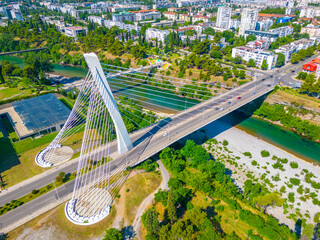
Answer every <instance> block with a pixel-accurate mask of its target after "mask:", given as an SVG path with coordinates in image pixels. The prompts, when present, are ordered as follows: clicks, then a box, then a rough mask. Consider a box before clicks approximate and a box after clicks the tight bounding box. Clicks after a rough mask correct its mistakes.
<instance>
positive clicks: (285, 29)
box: [269, 26, 293, 38]
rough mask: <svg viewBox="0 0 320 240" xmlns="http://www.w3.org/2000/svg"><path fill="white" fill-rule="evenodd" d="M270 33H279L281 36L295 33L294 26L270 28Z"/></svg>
mask: <svg viewBox="0 0 320 240" xmlns="http://www.w3.org/2000/svg"><path fill="white" fill-rule="evenodd" d="M269 32H270V33H277V34H278V35H279V37H280V38H281V37H286V36H288V35H291V34H293V27H291V26H284V27H279V28H274V29H270V30H269Z"/></svg>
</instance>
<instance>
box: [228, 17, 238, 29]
mask: <svg viewBox="0 0 320 240" xmlns="http://www.w3.org/2000/svg"><path fill="white" fill-rule="evenodd" d="M239 27H240V21H239V20H238V19H230V21H229V29H231V28H233V29H238V28H239Z"/></svg>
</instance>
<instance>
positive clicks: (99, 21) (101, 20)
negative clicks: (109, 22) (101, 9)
mask: <svg viewBox="0 0 320 240" xmlns="http://www.w3.org/2000/svg"><path fill="white" fill-rule="evenodd" d="M88 21H90V22H94V23H97V24H99V25H101V26H102V25H103V24H104V18H102V17H99V16H93V15H91V16H89V17H88Z"/></svg>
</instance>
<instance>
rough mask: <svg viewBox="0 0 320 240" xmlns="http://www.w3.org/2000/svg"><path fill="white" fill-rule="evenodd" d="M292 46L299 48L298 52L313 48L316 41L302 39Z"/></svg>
mask: <svg viewBox="0 0 320 240" xmlns="http://www.w3.org/2000/svg"><path fill="white" fill-rule="evenodd" d="M290 44H291V45H294V46H297V51H300V50H301V49H307V48H308V47H312V46H313V45H314V40H312V39H306V38H302V39H299V40H297V41H294V42H292V43H290Z"/></svg>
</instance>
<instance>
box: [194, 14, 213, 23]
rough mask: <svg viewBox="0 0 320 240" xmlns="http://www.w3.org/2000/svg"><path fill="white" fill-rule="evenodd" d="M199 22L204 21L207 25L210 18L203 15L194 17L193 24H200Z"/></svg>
mask: <svg viewBox="0 0 320 240" xmlns="http://www.w3.org/2000/svg"><path fill="white" fill-rule="evenodd" d="M198 21H203V22H205V23H207V22H209V21H210V18H209V17H207V16H203V15H194V16H193V17H192V22H198Z"/></svg>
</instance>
